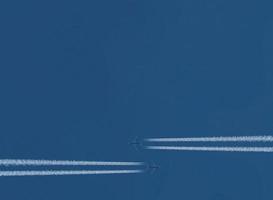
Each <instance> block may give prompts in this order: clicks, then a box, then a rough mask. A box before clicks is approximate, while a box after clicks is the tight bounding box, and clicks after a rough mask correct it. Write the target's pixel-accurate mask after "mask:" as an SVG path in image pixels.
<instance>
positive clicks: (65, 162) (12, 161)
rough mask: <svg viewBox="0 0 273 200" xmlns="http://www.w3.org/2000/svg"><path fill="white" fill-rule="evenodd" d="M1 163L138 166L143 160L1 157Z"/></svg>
mask: <svg viewBox="0 0 273 200" xmlns="http://www.w3.org/2000/svg"><path fill="white" fill-rule="evenodd" d="M0 165H36V166H45V165H60V166H61V165H62V166H64V165H70V166H76V165H81V166H92V165H96V166H98V165H99V166H138V165H143V163H142V162H103V161H73V160H71V161H70V160H25V159H0Z"/></svg>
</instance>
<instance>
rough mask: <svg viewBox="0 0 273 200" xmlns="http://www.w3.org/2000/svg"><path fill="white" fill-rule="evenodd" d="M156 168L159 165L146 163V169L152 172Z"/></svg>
mask: <svg viewBox="0 0 273 200" xmlns="http://www.w3.org/2000/svg"><path fill="white" fill-rule="evenodd" d="M158 169H159V166H158V165H155V164H154V163H152V164H149V165H147V171H149V172H151V173H154V172H155V171H156V170H158Z"/></svg>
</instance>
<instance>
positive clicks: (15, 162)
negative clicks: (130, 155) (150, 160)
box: [0, 159, 143, 176]
mask: <svg viewBox="0 0 273 200" xmlns="http://www.w3.org/2000/svg"><path fill="white" fill-rule="evenodd" d="M3 165H4V166H127V167H129V166H141V165H143V163H142V162H105V161H74V160H31V159H0V166H3ZM141 172H143V170H140V169H134V170H133V169H130V170H126V169H123V170H24V171H23V170H21V171H16V170H15V171H0V176H62V175H63V176H64V175H99V174H134V173H141Z"/></svg>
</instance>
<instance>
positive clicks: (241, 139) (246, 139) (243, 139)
mask: <svg viewBox="0 0 273 200" xmlns="http://www.w3.org/2000/svg"><path fill="white" fill-rule="evenodd" d="M145 141H146V142H156V143H158V142H160V143H166V142H167V143H168V142H175V143H177V142H273V136H230V137H223V136H221V137H188V138H187V137H184V138H148V139H146V140H145ZM146 149H153V150H165V151H222V152H262V153H271V152H273V147H240V146H171V145H170V146H165V145H148V146H146Z"/></svg>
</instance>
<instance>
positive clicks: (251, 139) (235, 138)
mask: <svg viewBox="0 0 273 200" xmlns="http://www.w3.org/2000/svg"><path fill="white" fill-rule="evenodd" d="M145 141H147V142H273V136H230V137H223V136H221V137H183V138H148V139H146V140H145Z"/></svg>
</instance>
